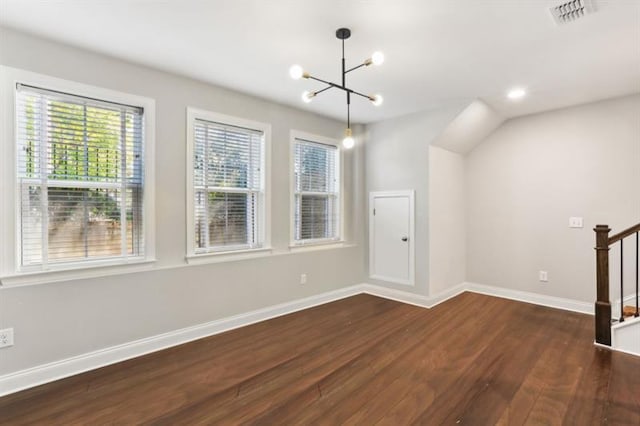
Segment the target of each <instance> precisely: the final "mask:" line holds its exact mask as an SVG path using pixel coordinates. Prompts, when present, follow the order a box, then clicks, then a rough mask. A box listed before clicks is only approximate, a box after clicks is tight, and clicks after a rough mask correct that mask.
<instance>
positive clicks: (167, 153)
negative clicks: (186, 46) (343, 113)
mask: <svg viewBox="0 0 640 426" xmlns="http://www.w3.org/2000/svg"><path fill="white" fill-rule="evenodd" d="M0 46H1V47H2V48H1V49H0V64H3V65H7V66H11V67H15V68H22V69H26V70H30V71H33V72H38V73H42V74H47V75H51V76H54V77H59V78H63V79H67V80H73V81H77V82H81V83H86V84H91V85H95V86H100V87H104V88H109V89H114V90H118V91H122V92H127V93H132V94H137V95H142V96H146V97H150V98H153V99H155V100H156V171H157V172H156V182H155V184H156V206H155V207H156V209H155V211H156V226H157V229H156V241H157V246H156V254H157V258H158V262H157V264H156V265H155V266H156V270H154V271H150V272H139V273H132V274H125V275H114V276H108V277H103V278H94V279H83V280H75V281H67V282H56V283H45V284H39V285H32V286H24V287H3V288H0V328H4V327H13V328H14V330H15V345H14V346H13V347H10V348H6V349H2V350H0V360H1V362H0V375H3V374H7V373H10V372H15V371H18V370H22V369H25V368H29V367H33V366H37V365H39V364H43V363H47V362H52V361H55V360H60V359H64V358H67V357H71V356H75V355H79V354H83V353H86V352H89V351H93V350H97V349H100V348H105V347H109V346H112V345H117V344H122V343H126V342H129V341H132V340H135V339H140V338H144V337H148V336H152V335H155V334H159V333H163V332H167V331H171V330H175V329H179V328H183V327H187V326H191V325H195V324H199V323H203V322H207V321H212V320H215V319H219V318H222V317H226V316H230V315H233V314H238V313H242V312H246V311H250V310H253V309H258V308H261V307H265V306H269V305H273V304H277V303H282V302H285V301H289V300H294V299H298V298H302V297H306V296H309V295H312V294H317V293H322V292H325V291H329V290H332V289H336V288H340V287H344V286H348V285H353V284H357V283H360V282H363V281H364V279H365V275H364V268H363V265H364V260H363V259H364V254H363V253H364V250H363V233H362V230H361V229H362V227H363V226H364V224H361V222H359V221H358V222H356V221H355V215H356V213H357V214H358V216H359V214H360V212H362V211H364V206H362V205H361V203H362V202H363V188H364V186H363V185H364V180H363V177H364V172H363V161H362V158H361V156H362V154H361V148H357V149H355V150H353V151H350V152H349V153H347V154H346V156H345V167H344V170H345V181H346V182H345V209H346V215H345V220H346V226H345V228H346V229H347V230H348V231H347V235H346V237H347V240H348V242H349V243H351V244H352V245H351V246H349V247H346V248H340V249H331V250H321V251H314V252H303V253H295V254H290V253H289V251H288V243H289V166H288V164H289V132H290V130H291V129H292V128H294V129H297V130H302V131H305V132H309V133H314V134H319V135H323V136H327V137H334V138H339V137H340V135H341V134H342V131H343V123H341V122H338V121H335V120H331V119H327V118H323V117H320V116H317V115H313V114H309V113H306V112H303V111H300V110H296V109H293V108H289V107H285V106H282V105H278V104H274V103H272V102H268V101H265V100H261V99H258V98H254V97H251V96H247V95H243V94H240V93H237V92H233V91H230V90H226V89H223V88H220V87H214V86H211V85H208V84H204V83H201V82H198V81H194V80H190V79H187V78H182V77H179V76H176V75H172V74H168V73H164V72H160V71H156V70H153V69H149V68H145V67H142V66H138V65H134V64H131V63H127V62H123V61H120V60H116V59H112V58H109V57H105V56H101V55H98V54H94V53H90V52H87V51H83V50H80V49H76V48H73V47H69V46H64V45H60V44H57V43H53V42H50V41H46V40H43V39H39V38H35V37H31V36H27V35H24V34H21V33H17V32H14V31H12V30H8V29H3V28H0ZM194 66H197V63H196V62H194ZM187 106H194V107H198V108H202V109H206V110H211V111H215V112H220V113H223V114H228V115H234V116H238V117H243V118H247V119H250V120H256V121H262V122H267V123H271V124H272V164H271V177H272V180H271V186H272V194H271V206H272V214H271V218H272V219H271V221H272V223H271V231H272V232H271V234H272V245H273V246H274V248H275V250H274V253H275V255H273V256H270V257H265V258H259V259H252V260H243V261H236V262H227V263H223V264H209V265H201V266H187V265H186V264H185V261H184V256H185V253H186V242H185V232H186V230H185V214H186V213H185V204H184V203H185V191H186V183H185V176H186V171H185V166H184V165H185V155H186V152H185V151H186V145H185V144H186V141H185V138H186V131H185V119H186V107H187ZM1 143H3V144H6V143H13V141H8V140H2V141H1ZM359 224H360V225H359ZM2 238H3V241H2V242H1V243H2V244H3V245H6V244H8V242H7V241H6V240H5V238H6V237H5V236H3V237H2ZM303 272H304V273H306V274H307V276H308V283H307V284H306V285H304V286H301V285H300V284H299V279H300V274H301V273H303Z"/></svg>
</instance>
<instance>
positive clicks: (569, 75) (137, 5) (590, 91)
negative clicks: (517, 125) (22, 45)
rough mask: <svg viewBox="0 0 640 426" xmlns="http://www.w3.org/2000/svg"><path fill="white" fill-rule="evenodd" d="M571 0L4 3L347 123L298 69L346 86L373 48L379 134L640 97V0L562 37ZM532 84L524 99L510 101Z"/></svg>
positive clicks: (73, 32) (4, 12) (367, 74)
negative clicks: (294, 70)
mask: <svg viewBox="0 0 640 426" xmlns="http://www.w3.org/2000/svg"><path fill="white" fill-rule="evenodd" d="M563 1H565V0H559V1H548V0H455V1H452V0H394V1H390V0H322V1H320V0H211V1H202V0H85V1H81V0H56V1H49V2H44V1H42V0H0V24H1V25H4V26H7V27H10V28H14V29H18V30H21V31H25V32H28V33H33V34H36V35H40V36H44V37H47V38H51V39H54V40H58V41H61V42H64V43H68V44H72V45H75V46H80V47H83V48H86V49H90V50H94V51H98V52H102V53H105V54H108V55H112V56H114V57H118V58H123V59H125V60H128V61H132V62H136V63H140V64H144V65H148V66H152V67H155V68H159V69H162V70H166V71H170V72H174V73H178V74H182V75H185V76H189V77H192V78H195V79H198V80H202V81H206V82H210V83H213V84H216V85H221V86H226V87H230V88H233V89H236V90H239V91H241V92H245V93H249V94H252V95H256V96H259V97H262V98H266V99H270V100H273V101H276V102H280V103H284V104H289V105H292V106H295V107H298V108H303V109H307V110H309V111H312V112H316V113H319V114H323V115H327V116H330V117H335V118H338V119H344V117H345V111H346V106H345V101H344V94H343V93H341V92H339V91H337V90H331V91H328V92H327V93H323V94H322V95H320V96H318V97H317V98H316V99H314V101H313V102H312V103H310V104H303V103H302V101H301V99H300V94H301V93H302V91H303V90H314V89H320V88H322V87H323V86H322V85H319V84H317V83H314V82H312V81H308V80H299V81H294V80H292V79H291V78H290V77H289V75H288V70H289V67H290V66H291V65H292V64H294V63H297V64H300V65H302V66H303V67H304V68H305V69H306V70H308V71H310V72H311V73H312V74H313V75H317V76H319V77H321V78H323V79H326V80H332V81H336V82H338V81H339V78H340V42H339V40H337V39H336V38H335V30H336V29H337V28H339V27H343V26H345V27H349V28H351V30H352V36H351V38H350V39H349V40H347V41H346V58H347V66H355V65H357V64H359V63H360V62H361V61H363V60H364V59H365V58H367V57H369V56H370V55H371V53H372V52H373V51H374V50H381V51H383V52H384V53H385V56H386V61H385V63H384V64H383V65H382V66H380V67H375V66H371V67H368V68H365V69H360V70H357V71H354V72H353V73H352V74H349V75H348V81H347V83H348V84H347V85H348V86H351V88H353V89H354V90H358V91H361V92H365V93H368V94H369V93H371V94H373V93H382V94H383V95H384V104H383V105H382V106H380V107H374V106H373V105H371V104H370V103H369V102H368V101H366V100H364V99H355V100H353V102H352V120H353V121H355V122H362V123H368V122H373V121H378V120H383V119H386V118H391V117H395V116H400V115H404V114H407V113H411V112H415V111H419V110H429V109H435V108H441V107H443V106H446V105H451V104H454V103H460V102H467V101H469V102H471V101H473V100H474V99H477V98H480V99H482V100H483V101H484V102H486V103H487V104H488V105H490V106H491V107H492V108H493V109H495V110H496V111H497V112H498V113H499V114H501V115H502V116H504V117H514V116H519V115H524V114H529V113H533V112H538V111H543V110H549V109H554V108H559V107H563V106H568V105H573V104H579V103H584V102H589V101H594V100H598V99H604V98H609V97H614V96H620V95H624V94H630V93H637V92H640V0H608V1H607V0H594V2H595V6H596V9H597V11H596V12H595V13H593V14H590V15H587V16H585V17H584V18H582V19H581V20H578V21H576V22H572V23H569V24H565V25H561V26H557V25H556V24H555V22H554V21H553V19H552V18H551V15H550V13H549V8H550V7H552V6H555V5H558V4H559V3H562V2H563ZM514 86H521V87H524V88H526V89H527V91H528V95H527V96H526V97H525V98H524V99H521V100H519V101H517V102H514V101H510V100H508V99H506V97H505V95H506V93H507V91H508V90H509V89H510V88H512V87H514Z"/></svg>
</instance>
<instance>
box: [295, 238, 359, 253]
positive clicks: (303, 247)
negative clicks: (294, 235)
mask: <svg viewBox="0 0 640 426" xmlns="http://www.w3.org/2000/svg"><path fill="white" fill-rule="evenodd" d="M349 247H356V245H355V244H347V242H346V241H344V240H337V241H323V242H315V243H306V244H290V245H289V251H290V252H291V253H297V252H305V251H315V250H331V249H338V248H349Z"/></svg>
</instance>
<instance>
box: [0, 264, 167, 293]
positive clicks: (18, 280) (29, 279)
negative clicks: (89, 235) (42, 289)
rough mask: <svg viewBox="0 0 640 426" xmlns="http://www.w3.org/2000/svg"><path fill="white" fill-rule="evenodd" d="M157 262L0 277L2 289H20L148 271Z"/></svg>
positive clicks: (86, 266) (75, 268)
mask: <svg viewBox="0 0 640 426" xmlns="http://www.w3.org/2000/svg"><path fill="white" fill-rule="evenodd" d="M155 262H156V260H155V259H144V260H135V261H129V262H127V263H121V262H118V263H115V262H114V263H105V262H101V263H96V264H92V265H80V266H75V267H70V268H65V269H57V270H56V269H54V270H47V271H27V272H20V273H16V274H14V275H6V276H3V277H0V287H18V286H25V285H34V284H45V283H52V282H59V281H72V280H78V279H85V278H99V277H106V276H110V275H119V274H128V273H131V272H139V271H148V270H150V269H152V268H153V265H154V263H155Z"/></svg>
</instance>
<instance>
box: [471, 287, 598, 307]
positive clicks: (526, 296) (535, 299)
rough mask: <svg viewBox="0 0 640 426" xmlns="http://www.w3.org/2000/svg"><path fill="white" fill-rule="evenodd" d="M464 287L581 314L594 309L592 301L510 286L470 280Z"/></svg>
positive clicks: (474, 291)
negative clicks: (489, 284)
mask: <svg viewBox="0 0 640 426" xmlns="http://www.w3.org/2000/svg"><path fill="white" fill-rule="evenodd" d="M465 289H466V290H467V291H471V292H473V293H480V294H486V295H489V296H496V297H502V298H504V299H511V300H517V301H520V302H527V303H533V304H534V305H541V306H547V307H550V308H556V309H564V310H565V311H572V312H579V313H581V314H589V315H593V311H594V304H593V303H588V302H582V301H580V300H573V299H565V298H562V297H555V296H547V295H545V294H539V293H530V292H528V291H520V290H513V289H510V288H504V287H494V286H488V285H484V284H478V283H471V282H467V283H465Z"/></svg>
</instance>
